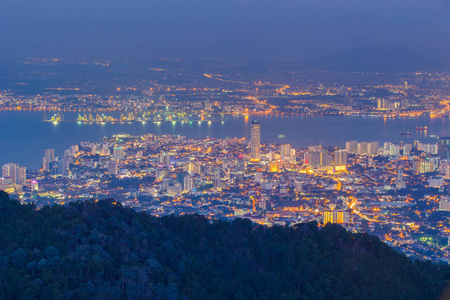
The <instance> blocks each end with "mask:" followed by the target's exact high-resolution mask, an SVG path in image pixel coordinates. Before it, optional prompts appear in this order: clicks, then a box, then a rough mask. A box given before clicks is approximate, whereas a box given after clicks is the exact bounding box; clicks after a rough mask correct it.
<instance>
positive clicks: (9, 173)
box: [2, 163, 27, 185]
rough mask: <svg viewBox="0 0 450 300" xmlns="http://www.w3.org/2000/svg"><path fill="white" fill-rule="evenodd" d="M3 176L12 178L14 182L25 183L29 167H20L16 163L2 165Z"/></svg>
mask: <svg viewBox="0 0 450 300" xmlns="http://www.w3.org/2000/svg"><path fill="white" fill-rule="evenodd" d="M2 177H3V178H11V181H12V182H13V183H17V184H22V185H24V184H26V183H27V168H25V167H19V165H18V164H15V163H8V164H5V165H3V166H2Z"/></svg>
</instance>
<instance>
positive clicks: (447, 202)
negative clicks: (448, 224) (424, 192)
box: [439, 197, 450, 211]
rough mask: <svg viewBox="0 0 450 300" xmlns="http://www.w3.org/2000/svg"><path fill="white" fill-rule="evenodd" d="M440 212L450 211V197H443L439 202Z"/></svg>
mask: <svg viewBox="0 0 450 300" xmlns="http://www.w3.org/2000/svg"><path fill="white" fill-rule="evenodd" d="M439 210H440V211H450V197H442V198H441V200H440V201H439Z"/></svg>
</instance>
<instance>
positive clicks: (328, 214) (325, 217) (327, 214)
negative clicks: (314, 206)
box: [322, 210, 333, 224]
mask: <svg viewBox="0 0 450 300" xmlns="http://www.w3.org/2000/svg"><path fill="white" fill-rule="evenodd" d="M322 221H323V224H327V223H333V211H331V210H324V211H323V213H322Z"/></svg>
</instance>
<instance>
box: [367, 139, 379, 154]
mask: <svg viewBox="0 0 450 300" xmlns="http://www.w3.org/2000/svg"><path fill="white" fill-rule="evenodd" d="M379 149H380V144H379V143H378V142H371V143H368V144H367V154H368V155H377V154H378V150H379Z"/></svg>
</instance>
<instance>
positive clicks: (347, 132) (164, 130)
mask: <svg viewBox="0 0 450 300" xmlns="http://www.w3.org/2000/svg"><path fill="white" fill-rule="evenodd" d="M42 116H43V113H41V112H0V128H2V130H1V131H0V139H1V140H2V147H1V148H0V164H5V163H8V162H17V163H19V164H20V165H23V166H26V167H28V168H31V169H36V168H39V167H40V166H41V163H42V157H43V155H44V149H47V148H54V149H55V150H56V155H62V154H63V151H64V150H65V149H67V148H68V147H69V146H70V145H74V144H79V143H80V142H81V141H92V142H95V141H99V140H100V139H101V138H102V137H104V136H112V135H114V134H118V133H128V134H132V135H142V134H147V133H154V134H158V135H159V134H174V135H183V136H186V137H188V138H206V137H207V136H209V137H211V138H226V137H238V138H241V137H246V138H249V135H250V120H252V119H257V120H260V121H261V139H262V141H263V142H264V141H269V142H272V143H280V144H291V145H293V146H295V147H301V148H306V147H307V146H309V145H318V144H322V145H323V146H339V147H344V146H345V142H346V141H350V140H358V141H379V142H381V143H383V142H385V141H400V140H403V141H408V142H412V141H414V140H420V141H423V142H430V143H435V142H436V138H435V137H430V135H436V136H450V120H449V119H448V118H445V119H430V118H416V119H387V120H384V119H382V118H348V117H287V116H284V117H283V116H267V117H264V116H263V117H261V116H255V117H252V116H251V117H250V118H249V119H246V118H244V117H237V118H229V119H226V120H225V121H224V122H223V123H221V122H211V123H209V124H208V122H202V123H201V124H199V123H198V122H197V121H193V122H192V123H190V124H189V123H184V124H183V123H181V122H176V123H175V124H174V123H172V122H163V123H161V124H159V125H158V124H156V123H152V122H147V123H145V124H143V123H140V122H132V123H124V124H120V123H115V124H110V123H107V124H104V125H101V124H78V123H76V122H62V123H58V124H56V125H55V124H53V123H50V122H43V121H42ZM65 116H66V118H70V117H71V116H70V114H66V115H65ZM72 117H73V116H72ZM417 126H428V128H429V129H428V131H427V132H416V130H415V128H416V127H417ZM400 132H410V133H411V135H410V136H409V137H408V136H404V135H400V134H399V133H400Z"/></svg>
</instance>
